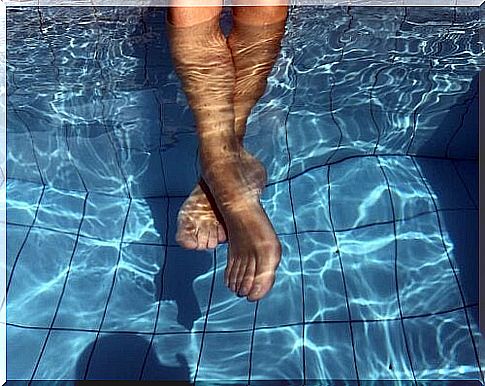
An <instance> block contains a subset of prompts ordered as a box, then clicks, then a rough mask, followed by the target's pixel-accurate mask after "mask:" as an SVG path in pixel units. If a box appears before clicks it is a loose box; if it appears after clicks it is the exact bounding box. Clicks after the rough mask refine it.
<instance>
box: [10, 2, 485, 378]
mask: <svg viewBox="0 0 485 386" xmlns="http://www.w3.org/2000/svg"><path fill="white" fill-rule="evenodd" d="M165 12H166V9H164V8H133V7H113V8H111V7H100V8H93V7H72V8H64V7H41V8H37V7H24V8H18V7H17V8H16V7H8V8H7V150H8V164H7V167H8V172H7V177H8V184H7V206H8V214H7V216H8V217H7V220H8V228H7V238H8V245H7V248H8V251H7V290H8V295H7V339H8V342H7V343H8V344H7V350H8V351H7V354H8V373H7V375H8V378H9V379H10V380H24V379H26V380H31V379H34V380H46V379H50V380H58V379H64V380H73V379H181V380H191V381H195V380H196V381H204V380H206V381H221V380H229V379H230V380H238V381H240V382H242V383H245V384H247V383H250V382H251V381H257V380H282V379H285V380H287V381H288V380H293V381H294V382H295V383H302V382H301V381H302V380H303V381H307V382H309V381H311V380H331V379H334V380H335V379H340V380H348V382H347V383H346V384H366V383H365V381H366V380H402V381H403V382H402V383H401V384H407V383H409V384H417V383H416V382H417V381H420V380H434V379H441V380H445V379H458V380H465V379H473V380H481V381H483V376H484V374H483V370H484V360H483V351H482V352H480V345H483V338H482V335H481V334H480V332H479V329H478V324H477V321H478V273H477V269H476V267H477V266H478V165H477V158H478V145H477V143H478V72H479V70H480V68H481V67H482V66H483V64H484V63H483V56H482V54H483V45H482V43H481V42H480V40H479V27H481V26H483V24H482V20H481V14H480V8H478V7H456V8H445V7H440V8H429V7H425V8H423V7H408V8H404V7H382V8H378V7H293V8H291V11H290V15H289V18H288V22H287V27H286V33H285V37H284V39H283V43H282V50H281V53H280V56H279V58H278V61H277V63H276V65H275V68H274V69H273V71H272V74H271V76H270V78H269V81H268V87H267V89H266V92H265V95H264V96H263V97H262V98H261V100H260V101H259V102H258V104H257V105H256V106H255V108H254V110H253V113H252V115H251V117H250V119H249V123H248V131H247V137H246V139H245V144H246V146H247V148H248V149H249V151H250V152H252V153H253V154H255V155H256V156H257V157H258V158H259V159H260V160H261V161H262V162H263V163H264V164H265V166H266V167H267V169H268V176H269V183H268V186H267V188H266V189H265V192H264V194H263V197H262V202H263V205H264V207H265V209H266V211H267V213H268V215H269V217H270V219H271V221H272V222H273V224H274V227H275V229H276V231H277V233H278V235H279V237H280V240H281V242H282V245H283V258H282V262H281V265H280V267H279V268H278V271H277V280H276V283H275V286H274V288H273V289H272V291H271V293H270V294H269V295H268V296H267V297H266V298H264V299H263V300H261V301H259V302H258V303H249V302H247V301H246V300H245V299H244V298H243V299H240V298H237V297H235V296H234V295H233V293H231V292H230V291H229V290H228V289H226V288H225V287H224V285H223V280H222V276H223V270H224V267H225V259H226V246H225V245H222V246H220V247H218V248H217V250H215V251H214V252H198V251H187V250H183V249H181V248H180V247H178V246H177V245H176V243H175V239H174V233H175V225H176V224H175V221H176V214H177V210H178V208H179V207H180V205H181V204H182V202H183V201H184V199H185V197H186V196H187V195H188V194H189V193H190V191H191V189H192V187H193V185H194V183H195V182H196V181H197V140H196V137H195V133H194V121H193V117H192V115H191V112H190V110H189V108H188V107H187V102H186V100H185V97H184V94H183V91H182V89H181V85H180V82H179V80H178V78H177V76H176V75H175V72H174V70H173V67H172V64H171V60H170V55H169V51H168V43H167V39H166V35H165V26H164V20H165ZM222 25H223V28H224V30H226V31H227V30H228V29H229V28H230V15H229V10H225V12H224V14H223V17H222ZM480 355H481V356H480Z"/></svg>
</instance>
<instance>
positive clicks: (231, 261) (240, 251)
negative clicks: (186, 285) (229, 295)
mask: <svg viewBox="0 0 485 386" xmlns="http://www.w3.org/2000/svg"><path fill="white" fill-rule="evenodd" d="M236 205H237V206H234V207H233V208H232V209H230V210H226V211H224V218H225V220H226V225H227V229H228V234H229V251H228V256H227V266H226V270H225V273H224V281H225V284H226V286H228V287H229V288H230V289H231V290H232V291H233V292H236V293H237V294H238V295H239V296H247V298H248V300H250V301H255V300H259V299H261V298H262V297H263V296H265V295H266V294H267V293H268V292H269V290H270V289H271V287H273V284H274V281H275V272H276V268H277V267H278V264H279V262H280V260H281V244H280V242H279V240H278V237H277V236H276V233H275V231H274V229H273V226H272V225H271V222H270V221H269V219H268V217H267V215H266V213H265V212H264V210H263V208H262V207H261V205H260V203H259V199H258V198H257V197H254V198H249V197H248V198H243V199H241V198H240V199H239V200H238V204H236Z"/></svg>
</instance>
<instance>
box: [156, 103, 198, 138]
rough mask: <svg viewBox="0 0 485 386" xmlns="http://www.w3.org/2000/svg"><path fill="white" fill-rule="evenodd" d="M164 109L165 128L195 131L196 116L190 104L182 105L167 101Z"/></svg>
mask: <svg viewBox="0 0 485 386" xmlns="http://www.w3.org/2000/svg"><path fill="white" fill-rule="evenodd" d="M162 111H163V125H164V128H167V129H171V128H172V129H173V128H176V130H180V129H183V130H189V129H191V130H193V132H194V133H195V121H194V116H193V114H192V110H191V109H190V107H189V106H188V105H185V106H181V105H179V104H176V103H165V104H164V105H163V110H162Z"/></svg>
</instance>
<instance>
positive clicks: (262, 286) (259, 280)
mask: <svg viewBox="0 0 485 386" xmlns="http://www.w3.org/2000/svg"><path fill="white" fill-rule="evenodd" d="M269 255H270V256H271V257H270V258H269V259H256V270H255V274H254V280H253V285H252V287H251V290H250V291H249V294H248V300H249V301H255V300H259V299H261V298H263V297H264V296H265V295H266V294H267V293H268V292H269V290H270V289H271V288H272V287H273V284H274V282H275V277H276V268H277V267H278V264H279V262H280V259H281V248H280V247H279V245H278V248H276V249H275V250H274V251H272V253H270V254H269Z"/></svg>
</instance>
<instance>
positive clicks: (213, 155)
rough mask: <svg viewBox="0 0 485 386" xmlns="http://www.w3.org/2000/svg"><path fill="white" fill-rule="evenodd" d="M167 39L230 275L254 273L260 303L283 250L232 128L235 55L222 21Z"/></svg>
mask: <svg viewBox="0 0 485 386" xmlns="http://www.w3.org/2000/svg"><path fill="white" fill-rule="evenodd" d="M174 10H176V8H175V9H171V11H172V12H173V11H174ZM169 20H176V18H170V19H169ZM169 36H170V46H171V50H172V56H173V59H174V63H175V67H176V69H177V72H178V74H179V76H180V77H181V79H182V83H183V87H184V90H185V92H186V94H187V97H188V101H189V104H190V106H191V108H192V110H193V112H194V117H195V119H196V124H197V133H198V136H199V140H200V159H201V166H202V175H203V178H204V181H205V182H206V184H207V187H208V188H209V190H210V193H211V194H212V197H213V198H214V201H215V203H216V205H217V207H218V209H219V210H220V213H221V215H222V217H223V219H224V222H225V225H226V229H227V236H228V238H229V252H228V268H227V269H226V272H232V271H233V269H232V267H233V266H234V267H238V270H241V271H244V272H245V274H244V276H245V277H248V276H250V275H252V277H253V280H252V281H251V288H247V291H246V292H247V293H249V296H248V299H249V300H257V299H260V298H261V297H263V296H264V295H265V294H266V293H267V292H268V291H269V290H270V289H271V287H272V285H273V282H274V277H275V270H276V267H277V265H278V263H279V260H280V256H281V246H280V243H279V241H278V238H277V237H276V234H275V232H274V230H273V227H272V225H271V223H270V222H269V219H268V218H267V216H266V214H265V213H264V211H263V209H262V208H261V205H260V203H259V197H258V195H257V194H256V193H255V192H254V189H252V186H251V182H250V181H248V179H247V177H246V175H245V173H244V169H243V163H242V157H241V154H242V148H241V146H240V143H239V141H238V139H237V136H236V132H235V126H234V125H235V123H234V122H235V116H234V105H233V95H234V88H235V72H234V64H233V59H232V56H231V51H230V50H229V48H228V46H227V44H226V41H225V38H224V36H223V34H222V32H221V31H220V29H219V25H218V18H213V19H210V20H207V21H204V22H202V23H199V24H195V25H191V26H188V27H187V26H183V27H179V26H177V25H175V24H170V25H169ZM236 277H237V275H235V276H234V278H236ZM231 279H232V276H231V277H230V278H229V277H227V276H226V283H227V284H230V286H231V289H232V290H233V291H236V282H235V281H232V280H231ZM247 282H248V281H247Z"/></svg>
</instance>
